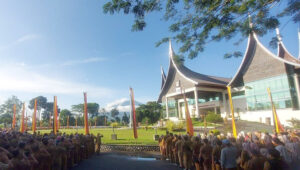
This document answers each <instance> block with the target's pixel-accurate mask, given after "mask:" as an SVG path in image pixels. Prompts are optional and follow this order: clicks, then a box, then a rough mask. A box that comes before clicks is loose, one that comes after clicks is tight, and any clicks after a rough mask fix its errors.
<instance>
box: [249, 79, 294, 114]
mask: <svg viewBox="0 0 300 170" xmlns="http://www.w3.org/2000/svg"><path fill="white" fill-rule="evenodd" d="M289 84H290V83H289V77H288V75H280V76H276V77H272V78H267V79H263V80H257V81H255V82H249V83H246V84H245V96H246V99H247V100H246V101H247V106H248V109H249V110H266V109H270V108H271V104H270V98H269V96H268V93H267V88H268V87H269V88H270V90H271V92H272V99H273V102H274V104H275V106H276V108H291V107H292V97H291V92H292V90H293V89H292V88H291V87H290V86H289Z"/></svg>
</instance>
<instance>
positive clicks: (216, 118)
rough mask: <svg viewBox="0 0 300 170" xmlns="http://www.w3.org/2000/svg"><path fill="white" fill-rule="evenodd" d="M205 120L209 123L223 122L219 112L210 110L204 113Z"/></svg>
mask: <svg viewBox="0 0 300 170" xmlns="http://www.w3.org/2000/svg"><path fill="white" fill-rule="evenodd" d="M206 121H207V122H211V123H220V122H223V118H222V117H221V115H220V114H216V113H212V112H211V113H208V114H207V115H206Z"/></svg>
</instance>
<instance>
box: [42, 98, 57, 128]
mask: <svg viewBox="0 0 300 170" xmlns="http://www.w3.org/2000/svg"><path fill="white" fill-rule="evenodd" d="M57 113H58V114H59V113H60V108H59V106H57ZM51 116H53V102H47V103H46V105H45V109H44V110H43V112H42V120H43V121H44V122H46V123H48V122H49V119H50V117H51ZM58 116H59V115H58Z"/></svg>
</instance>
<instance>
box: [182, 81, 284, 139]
mask: <svg viewBox="0 0 300 170" xmlns="http://www.w3.org/2000/svg"><path fill="white" fill-rule="evenodd" d="M181 89H182V88H181ZM267 91H268V95H269V98H270V102H271V107H272V117H273V120H274V122H273V124H274V129H275V131H276V133H280V132H283V131H284V128H283V126H282V125H281V123H280V121H279V118H278V115H277V112H276V108H275V105H274V103H273V99H272V94H271V91H270V88H267ZM227 92H228V99H229V104H230V111H231V121H232V134H233V136H234V137H235V138H237V128H236V124H235V116H234V107H233V102H232V97H231V87H230V86H227ZM181 93H182V94H183V99H184V106H185V116H186V133H187V134H188V135H190V136H193V135H194V128H193V123H192V120H191V117H190V113H189V108H188V102H187V100H186V96H185V92H182V91H181ZM204 125H205V127H206V119H205V117H204Z"/></svg>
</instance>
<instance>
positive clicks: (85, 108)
mask: <svg viewBox="0 0 300 170" xmlns="http://www.w3.org/2000/svg"><path fill="white" fill-rule="evenodd" d="M83 96H84V130H85V135H88V134H89V121H88V113H87V96H86V92H84V93H83Z"/></svg>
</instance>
